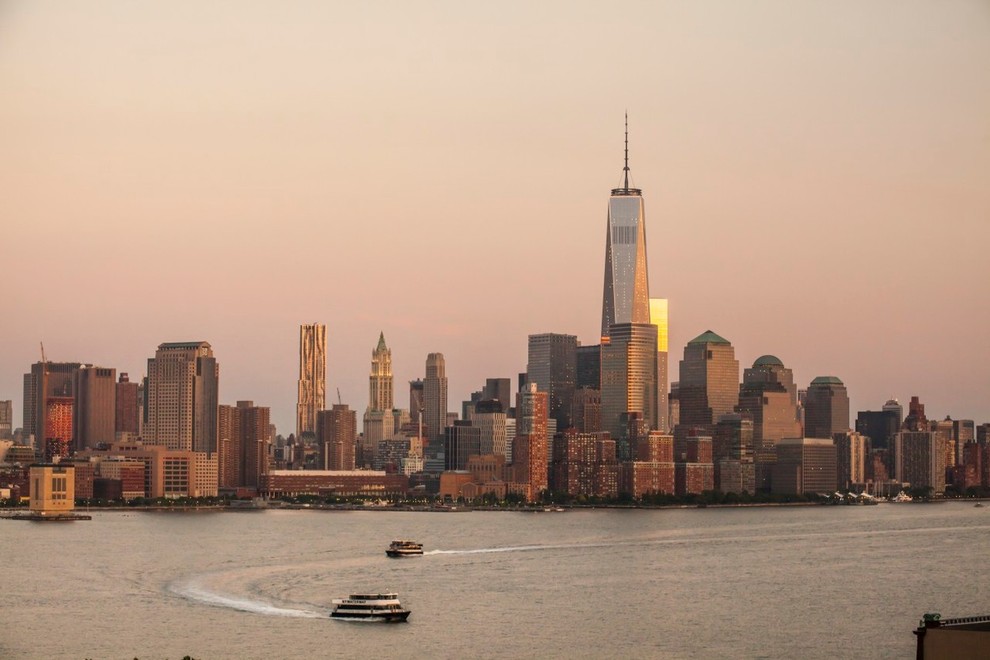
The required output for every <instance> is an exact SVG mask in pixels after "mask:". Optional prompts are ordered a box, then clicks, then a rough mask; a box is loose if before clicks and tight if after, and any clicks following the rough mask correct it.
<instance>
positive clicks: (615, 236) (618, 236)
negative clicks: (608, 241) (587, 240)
mask: <svg viewBox="0 0 990 660" xmlns="http://www.w3.org/2000/svg"><path fill="white" fill-rule="evenodd" d="M636 229H637V228H636V227H635V226H633V227H623V226H613V227H612V243H613V244H615V245H629V244H632V243H635V242H636Z"/></svg>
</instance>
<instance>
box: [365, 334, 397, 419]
mask: <svg viewBox="0 0 990 660" xmlns="http://www.w3.org/2000/svg"><path fill="white" fill-rule="evenodd" d="M392 384H393V380H392V351H391V350H390V349H389V347H388V346H386V345H385V333H384V332H382V333H381V334H379V335H378V345H377V346H376V347H375V350H374V351H372V353H371V375H370V376H369V377H368V408H369V409H370V410H383V411H384V410H387V411H389V412H391V410H392V408H393V405H392V404H393V397H392Z"/></svg>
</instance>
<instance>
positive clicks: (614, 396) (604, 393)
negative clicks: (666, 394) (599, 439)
mask: <svg viewBox="0 0 990 660" xmlns="http://www.w3.org/2000/svg"><path fill="white" fill-rule="evenodd" d="M658 356H659V353H658V351H657V327H656V326H655V325H650V324H642V323H620V324H616V325H613V326H612V327H611V329H610V332H609V336H608V337H603V338H602V387H601V400H602V403H601V424H602V429H603V430H605V431H608V432H609V433H611V434H612V438H614V439H619V438H622V437H624V436H625V435H626V419H627V417H628V415H629V414H633V413H635V414H638V415H639V416H640V419H641V420H642V421H643V422H644V423H645V424H646V426H647V428H648V429H650V430H655V429H657V426H658V424H659V421H658V420H659V415H658V412H657V404H658V400H659V399H658V397H657V378H658V375H659V368H658V366H657V360H658Z"/></svg>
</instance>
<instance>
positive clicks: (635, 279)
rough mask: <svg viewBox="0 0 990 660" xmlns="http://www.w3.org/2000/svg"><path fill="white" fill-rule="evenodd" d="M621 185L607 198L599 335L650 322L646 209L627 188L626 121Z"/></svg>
mask: <svg viewBox="0 0 990 660" xmlns="http://www.w3.org/2000/svg"><path fill="white" fill-rule="evenodd" d="M622 171H623V185H622V187H621V188H615V189H613V190H612V195H611V196H610V197H609V200H608V219H607V225H606V230H605V285H604V288H603V294H602V336H603V337H607V336H608V335H609V332H610V331H611V327H612V326H613V325H616V324H625V323H636V324H649V323H650V289H649V286H650V285H649V277H648V274H647V265H646V211H645V206H644V204H643V193H642V191H641V190H640V189H639V188H630V187H629V125H628V118H627V123H626V149H625V162H624V166H623V168H622Z"/></svg>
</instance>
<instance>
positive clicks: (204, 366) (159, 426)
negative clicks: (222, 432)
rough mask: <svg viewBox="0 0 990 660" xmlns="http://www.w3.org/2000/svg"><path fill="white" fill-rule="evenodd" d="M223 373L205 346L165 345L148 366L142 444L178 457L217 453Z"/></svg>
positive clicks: (208, 348) (199, 344) (206, 344)
mask: <svg viewBox="0 0 990 660" xmlns="http://www.w3.org/2000/svg"><path fill="white" fill-rule="evenodd" d="M219 384H220V368H219V366H218V365H217V360H216V358H215V357H213V349H212V348H211V347H210V345H209V344H208V343H207V342H205V341H193V342H176V343H165V344H160V345H159V346H158V350H157V351H156V352H155V357H153V358H150V359H149V360H148V390H147V393H146V396H147V403H146V416H147V423H146V425H145V429H144V440H145V442H146V443H147V444H150V445H163V446H164V447H165V448H166V449H170V450H174V451H196V452H206V453H214V452H216V451H217V431H218V429H217V421H218V420H217V410H218V406H219V403H218V401H217V397H218V394H219Z"/></svg>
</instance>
